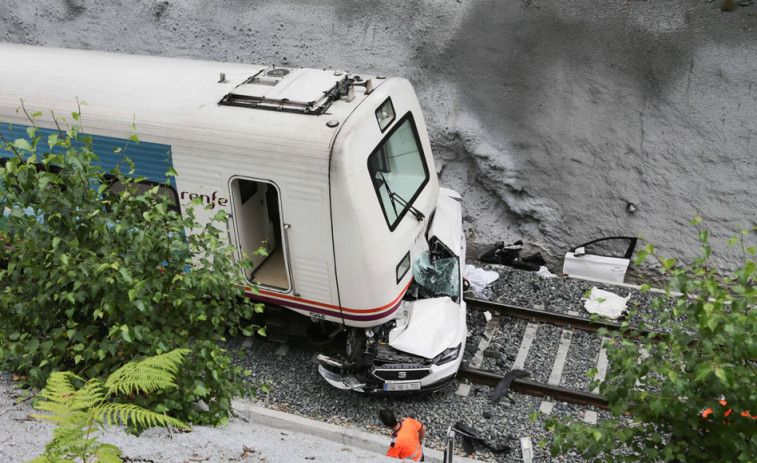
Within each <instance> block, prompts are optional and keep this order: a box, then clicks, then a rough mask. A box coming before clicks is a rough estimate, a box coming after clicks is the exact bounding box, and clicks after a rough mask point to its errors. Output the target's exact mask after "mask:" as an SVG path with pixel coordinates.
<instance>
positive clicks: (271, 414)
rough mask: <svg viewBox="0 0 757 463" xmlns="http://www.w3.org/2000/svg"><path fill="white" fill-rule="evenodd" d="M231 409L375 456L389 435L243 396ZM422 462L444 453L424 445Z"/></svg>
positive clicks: (436, 460) (464, 462) (457, 462)
mask: <svg viewBox="0 0 757 463" xmlns="http://www.w3.org/2000/svg"><path fill="white" fill-rule="evenodd" d="M231 406H232V408H233V409H234V412H235V413H236V414H237V415H239V416H240V417H241V418H242V419H245V420H248V421H249V422H251V423H256V424H259V425H262V426H268V427H272V428H276V429H281V430H284V431H291V432H298V433H302V434H308V435H311V436H315V437H319V438H321V439H327V440H330V441H332V442H337V443H340V444H344V445H348V446H350V447H356V448H359V449H363V450H366V451H370V452H375V453H376V454H378V455H386V449H387V446H388V445H389V440H390V439H389V437H388V436H379V435H376V434H372V433H370V432H366V431H360V430H359V429H355V428H349V427H346V426H338V425H335V424H330V423H323V422H321V421H317V420H312V419H310V418H304V417H301V416H297V415H291V414H289V413H284V412H280V411H277V410H271V409H269V408H265V407H263V406H260V405H256V404H255V402H253V401H250V400H245V399H237V400H233V401H232V403H231ZM424 452H425V461H427V462H432V463H442V462H443V461H444V455H443V453H442V452H440V451H438V450H433V449H426V448H424ZM454 463H480V460H473V459H470V458H465V457H460V456H457V455H456V456H455V458H454Z"/></svg>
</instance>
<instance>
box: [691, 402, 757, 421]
mask: <svg viewBox="0 0 757 463" xmlns="http://www.w3.org/2000/svg"><path fill="white" fill-rule="evenodd" d="M718 402H720V405H722V406H724V407H725V406H726V405H727V404H728V402H726V401H725V400H718ZM731 411H732V410H731V409H730V408H729V409H728V410H727V411H726V412H725V415H724V418H728V415H730V414H731ZM710 415H712V409H711V408H708V409H707V410H705V411H703V412H702V418H707V417H708V416H710ZM741 416H744V417H747V418H752V419H755V420H757V416H752V415H750V414H749V410H747V411H744V412H741Z"/></svg>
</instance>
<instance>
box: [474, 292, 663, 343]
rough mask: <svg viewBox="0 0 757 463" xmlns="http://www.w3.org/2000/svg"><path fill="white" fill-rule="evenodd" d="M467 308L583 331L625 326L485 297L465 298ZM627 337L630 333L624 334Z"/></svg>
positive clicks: (642, 332)
mask: <svg viewBox="0 0 757 463" xmlns="http://www.w3.org/2000/svg"><path fill="white" fill-rule="evenodd" d="M465 302H466V303H467V306H468V309H472V310H478V311H485V310H489V311H492V312H496V313H499V314H502V315H506V316H509V317H514V318H520V319H523V320H533V321H537V322H542V323H550V324H552V325H557V326H570V327H573V328H576V329H580V330H585V331H594V332H596V331H599V329H600V328H604V329H606V330H607V331H621V330H623V329H624V328H626V327H627V326H624V325H623V324H621V323H615V322H608V321H604V320H592V319H591V318H589V317H582V316H580V315H571V314H564V313H557V312H550V311H547V310H540V309H535V308H528V307H520V306H517V305H512V304H506V303H504V302H496V301H487V300H485V299H476V298H465ZM640 334H641V335H642V336H644V337H648V336H650V335H651V336H652V337H653V339H655V340H660V335H659V334H658V333H656V332H653V331H649V330H642V331H641V333H640ZM625 335H626V336H628V337H633V336H631V335H628V334H625Z"/></svg>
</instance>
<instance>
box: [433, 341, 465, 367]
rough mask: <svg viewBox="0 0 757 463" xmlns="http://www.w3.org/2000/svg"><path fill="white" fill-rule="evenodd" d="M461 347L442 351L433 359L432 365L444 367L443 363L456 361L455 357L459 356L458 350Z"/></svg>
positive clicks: (460, 345) (459, 345)
mask: <svg viewBox="0 0 757 463" xmlns="http://www.w3.org/2000/svg"><path fill="white" fill-rule="evenodd" d="M462 347H463V345H462V343H461V344H458V345H457V347H450V348H449V349H444V352H442V353H441V354H439V355H437V356H436V357H434V364H435V365H444V364H445V363H449V362H451V361H453V360H457V357H458V356H459V355H460V349H461V348H462Z"/></svg>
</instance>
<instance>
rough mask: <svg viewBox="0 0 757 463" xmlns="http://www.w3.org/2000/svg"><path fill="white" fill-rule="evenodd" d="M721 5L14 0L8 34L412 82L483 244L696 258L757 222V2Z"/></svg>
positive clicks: (577, 0)
mask: <svg viewBox="0 0 757 463" xmlns="http://www.w3.org/2000/svg"><path fill="white" fill-rule="evenodd" d="M624 3H625V4H624ZM719 4H720V2H719V1H715V2H713V1H712V0H665V1H652V0H649V1H645V0H628V1H627V2H621V1H620V0H617V1H616V0H613V1H607V2H596V1H592V0H560V1H554V0H534V1H532V2H531V3H530V4H528V2H525V1H522V0H475V1H471V0H457V1H452V0H425V1H415V2H399V1H396V2H392V1H374V2H355V1H353V0H293V1H282V0H278V1H266V2H264V1H258V0H226V1H220V2H207V1H202V0H173V1H155V0H135V1H131V2H111V1H109V0H37V1H34V2H29V1H27V0H3V2H2V3H0V40H3V41H9V42H18V43H30V44H42V45H53V46H64V47H72V48H92V49H100V50H107V51H122V52H133V53H145V54H159V55H166V56H186V57H196V58H204V59H211V60H218V61H234V62H237V61H243V62H250V63H273V64H289V65H295V66H305V67H330V68H340V69H348V70H352V71H363V72H367V71H370V72H375V73H380V74H386V75H402V76H405V77H407V78H409V79H410V80H411V81H412V82H413V84H414V85H415V87H416V90H417V92H418V94H419V96H420V98H421V103H422V105H423V107H424V108H425V111H426V112H425V116H426V119H427V122H428V124H429V128H430V130H431V136H432V140H433V145H434V148H435V154H436V156H437V158H438V159H439V160H440V161H439V162H438V165H437V168H438V169H439V171H440V174H441V180H442V183H443V184H446V185H447V186H450V187H452V188H455V189H458V190H459V191H461V192H462V193H463V196H464V200H465V209H466V221H467V224H466V228H467V231H468V235H469V239H471V240H472V241H476V242H493V241H495V240H504V241H511V240H515V239H518V238H522V239H524V240H526V241H528V242H531V243H535V244H537V245H540V246H542V247H543V248H544V249H545V250H546V251H548V252H551V253H553V254H555V255H558V256H559V255H560V254H561V253H562V252H563V251H564V249H565V248H566V247H568V246H569V245H576V244H580V243H581V242H583V241H588V240H590V239H593V238H598V237H601V236H607V235H621V234H622V235H626V234H630V235H636V234H640V233H641V234H644V236H645V237H646V238H648V239H649V240H650V241H653V242H655V243H656V244H658V247H661V248H663V250H664V252H666V253H667V254H668V255H673V256H681V257H686V258H691V257H692V256H693V255H695V253H696V250H697V247H698V246H697V244H696V242H695V237H694V233H693V230H691V228H690V227H689V226H688V225H687V224H688V222H689V221H690V220H691V219H692V218H693V217H694V216H695V215H696V214H697V213H698V214H700V215H702V217H704V218H705V220H706V227H707V228H709V229H710V230H711V232H712V235H713V236H714V238H715V239H716V240H719V241H720V242H723V241H724V240H725V239H727V237H728V236H730V235H731V234H733V232H734V231H735V229H736V227H737V225H741V226H745V227H749V226H753V225H755V223H756V222H757V212H755V211H757V195H755V194H754V193H753V191H754V186H753V185H754V184H755V179H757V149H755V146H756V144H757V140H753V138H755V137H757V4H753V5H751V6H747V7H740V6H739V7H737V8H736V10H735V11H733V12H730V13H722V12H720V10H719ZM537 6H538V8H537ZM0 65H4V66H5V65H9V63H0ZM81 97H83V98H84V99H86V95H82V96H81ZM629 203H631V204H633V205H634V206H635V207H636V211H635V212H634V213H629V212H628V211H627V207H628V205H629ZM734 258H735V254H730V255H728V259H727V260H728V261H733V259H734Z"/></svg>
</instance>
